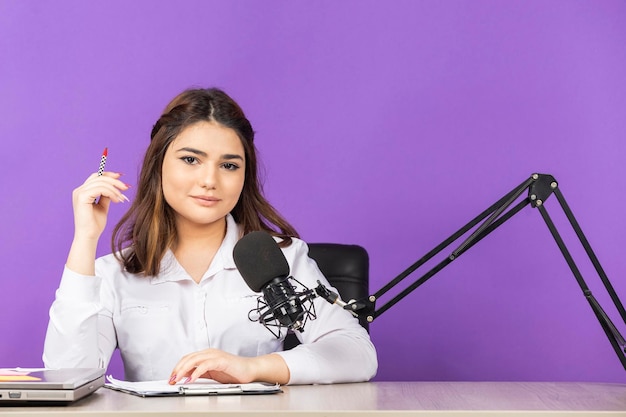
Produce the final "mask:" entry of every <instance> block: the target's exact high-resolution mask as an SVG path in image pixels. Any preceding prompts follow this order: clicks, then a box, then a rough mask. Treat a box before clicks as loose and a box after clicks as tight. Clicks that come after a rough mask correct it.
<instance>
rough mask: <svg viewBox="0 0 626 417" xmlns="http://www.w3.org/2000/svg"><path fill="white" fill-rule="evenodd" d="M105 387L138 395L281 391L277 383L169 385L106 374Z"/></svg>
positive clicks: (164, 382) (209, 381)
mask: <svg viewBox="0 0 626 417" xmlns="http://www.w3.org/2000/svg"><path fill="white" fill-rule="evenodd" d="M104 386H105V387H107V388H110V389H113V390H116V391H121V392H125V393H128V394H133V395H138V396H140V397H165V396H175V395H226V394H275V393H277V392H281V389H280V385H278V384H265V383H262V382H253V383H249V384H220V383H219V382H217V381H214V380H212V379H198V380H197V381H195V382H193V383H191V384H176V385H170V384H169V382H168V381H166V380H163V381H143V382H128V381H121V380H119V379H115V378H113V376H111V375H108V376H107V383H106V384H105V385H104Z"/></svg>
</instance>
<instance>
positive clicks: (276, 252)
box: [233, 231, 316, 337]
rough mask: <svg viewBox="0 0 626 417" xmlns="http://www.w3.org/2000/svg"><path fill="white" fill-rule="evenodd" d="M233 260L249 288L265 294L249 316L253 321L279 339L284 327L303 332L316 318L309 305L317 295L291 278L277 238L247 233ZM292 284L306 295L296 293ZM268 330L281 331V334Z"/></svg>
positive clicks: (267, 234) (258, 233) (237, 247)
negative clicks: (294, 283) (309, 320)
mask: <svg viewBox="0 0 626 417" xmlns="http://www.w3.org/2000/svg"><path fill="white" fill-rule="evenodd" d="M233 258H234V260H235V265H237V269H238V270H239V272H240V273H241V276H242V277H243V279H244V281H245V282H246V284H247V285H248V287H250V289H251V290H252V291H254V292H261V293H263V296H262V297H259V298H258V300H257V308H255V309H252V310H251V311H250V313H249V314H248V317H249V318H250V320H252V321H259V322H260V323H261V324H263V325H264V326H265V327H266V328H268V330H269V331H270V332H272V333H273V334H274V335H275V336H276V337H280V328H281V326H282V327H286V328H288V329H290V330H298V331H304V324H305V323H306V321H307V319H309V318H310V319H314V318H315V311H314V307H313V303H311V302H310V301H311V300H312V299H313V298H315V296H316V294H315V292H314V291H312V290H309V289H308V288H306V287H304V285H302V284H300V283H299V282H298V281H297V280H295V279H294V278H293V277H291V276H290V275H289V264H288V263H287V259H285V256H284V255H283V252H282V251H281V250H280V247H279V246H278V244H277V243H276V241H275V240H274V238H273V237H272V236H270V235H269V233H266V232H262V231H257V232H251V233H248V234H247V235H245V236H244V237H242V238H241V239H240V240H239V241H238V242H237V244H236V245H235V248H234V250H233ZM292 280H293V281H295V282H297V283H298V284H300V285H302V287H303V288H304V291H302V292H297V291H296V287H295V286H294V285H293V284H292V283H291V281H292ZM307 301H308V302H309V306H306V304H305V303H306V302H307ZM268 326H271V327H276V328H278V334H277V333H276V332H274V331H273V330H272V329H271V328H270V327H268Z"/></svg>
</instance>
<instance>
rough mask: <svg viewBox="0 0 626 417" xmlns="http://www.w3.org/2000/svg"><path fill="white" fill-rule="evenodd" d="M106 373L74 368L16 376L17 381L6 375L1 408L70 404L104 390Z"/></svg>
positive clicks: (1, 380) (0, 391)
mask: <svg viewBox="0 0 626 417" xmlns="http://www.w3.org/2000/svg"><path fill="white" fill-rule="evenodd" d="M104 372H105V370H104V369H100V368H72V369H46V370H37V371H33V372H22V373H20V372H16V374H15V375H14V377H12V376H10V375H8V376H7V375H3V376H1V377H0V404H2V405H9V404H10V405H20V404H26V405H28V404H31V405H34V404H36V403H46V404H50V403H54V404H59V405H61V404H69V403H71V402H73V401H76V400H79V399H81V398H83V397H86V396H87V395H89V394H92V393H93V392H95V391H96V390H97V389H98V388H100V387H102V386H103V385H104ZM20 374H22V375H20Z"/></svg>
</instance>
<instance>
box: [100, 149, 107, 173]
mask: <svg viewBox="0 0 626 417" xmlns="http://www.w3.org/2000/svg"><path fill="white" fill-rule="evenodd" d="M108 153H109V152H108V148H104V151H103V152H102V158H101V159H100V168H98V176H100V175H102V173H103V172H104V166H105V165H106V163H107V154H108Z"/></svg>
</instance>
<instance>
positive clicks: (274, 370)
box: [251, 353, 290, 385]
mask: <svg viewBox="0 0 626 417" xmlns="http://www.w3.org/2000/svg"><path fill="white" fill-rule="evenodd" d="M251 359H252V361H253V362H254V365H253V366H254V372H255V374H256V376H255V377H254V378H253V380H254V381H258V382H269V383H279V384H281V385H284V384H287V383H288V382H289V377H290V375H289V367H287V363H286V362H285V360H284V359H283V358H282V356H280V355H277V354H274V353H272V354H269V355H262V356H257V357H256V358H251Z"/></svg>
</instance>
